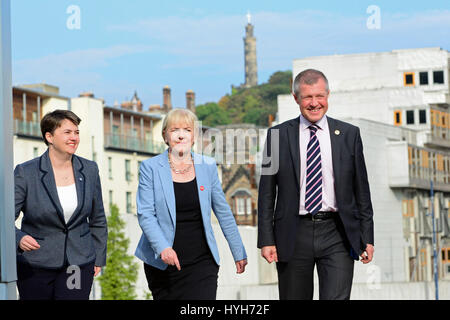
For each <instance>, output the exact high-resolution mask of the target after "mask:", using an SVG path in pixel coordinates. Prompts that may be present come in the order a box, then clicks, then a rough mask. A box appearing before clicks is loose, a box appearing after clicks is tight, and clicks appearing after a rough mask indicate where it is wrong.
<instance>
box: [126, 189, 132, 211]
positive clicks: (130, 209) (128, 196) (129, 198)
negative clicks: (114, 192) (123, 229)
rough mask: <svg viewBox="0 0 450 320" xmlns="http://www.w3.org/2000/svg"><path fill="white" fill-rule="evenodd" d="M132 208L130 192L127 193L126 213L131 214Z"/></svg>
mask: <svg viewBox="0 0 450 320" xmlns="http://www.w3.org/2000/svg"><path fill="white" fill-rule="evenodd" d="M132 212H133V208H132V206H131V192H127V213H132Z"/></svg>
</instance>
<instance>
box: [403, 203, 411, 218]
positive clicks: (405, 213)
mask: <svg viewBox="0 0 450 320" xmlns="http://www.w3.org/2000/svg"><path fill="white" fill-rule="evenodd" d="M402 211H403V216H404V217H414V200H412V199H409V200H402Z"/></svg>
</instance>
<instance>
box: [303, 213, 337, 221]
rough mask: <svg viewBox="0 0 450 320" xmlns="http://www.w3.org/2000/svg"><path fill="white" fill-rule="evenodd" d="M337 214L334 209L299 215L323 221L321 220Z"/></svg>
mask: <svg viewBox="0 0 450 320" xmlns="http://www.w3.org/2000/svg"><path fill="white" fill-rule="evenodd" d="M337 215H338V213H337V212H333V211H319V212H317V213H316V214H315V215H312V214H311V213H308V214H301V215H299V216H300V218H303V219H308V220H312V221H321V220H327V219H333V218H336V217H337Z"/></svg>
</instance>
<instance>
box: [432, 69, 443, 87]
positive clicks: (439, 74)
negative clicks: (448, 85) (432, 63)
mask: <svg viewBox="0 0 450 320" xmlns="http://www.w3.org/2000/svg"><path fill="white" fill-rule="evenodd" d="M433 83H436V84H443V83H444V71H433Z"/></svg>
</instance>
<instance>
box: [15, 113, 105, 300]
mask: <svg viewBox="0 0 450 320" xmlns="http://www.w3.org/2000/svg"><path fill="white" fill-rule="evenodd" d="M80 121H81V119H80V118H78V116H76V115H75V114H74V113H73V112H71V111H67V110H55V111H53V112H51V113H48V114H46V115H45V116H44V117H43V118H42V121H41V131H42V136H43V139H44V142H45V144H46V145H47V146H48V150H47V151H46V152H45V153H44V154H43V155H42V156H40V157H38V158H35V159H33V160H30V161H27V162H25V163H22V164H19V165H17V166H16V168H15V170H14V183H15V215H16V219H17V218H18V217H19V215H20V212H23V218H22V224H21V228H20V229H18V228H16V247H17V274H18V281H17V287H18V289H19V295H20V299H22V300H41V299H45V300H47V299H48V300H50V299H55V300H57V299H65V300H68V299H77V300H87V299H89V294H90V291H91V286H92V282H93V277H94V276H96V275H97V274H98V273H99V272H100V270H101V267H102V266H104V265H105V264H106V242H107V235H108V231H107V224H106V217H105V212H104V209H103V200H102V191H101V185H100V177H99V174H98V167H97V164H96V163H95V162H93V161H89V160H86V159H83V158H81V157H78V156H76V155H75V152H76V150H77V147H78V144H79V142H80V137H79V130H78V125H79V124H80Z"/></svg>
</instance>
